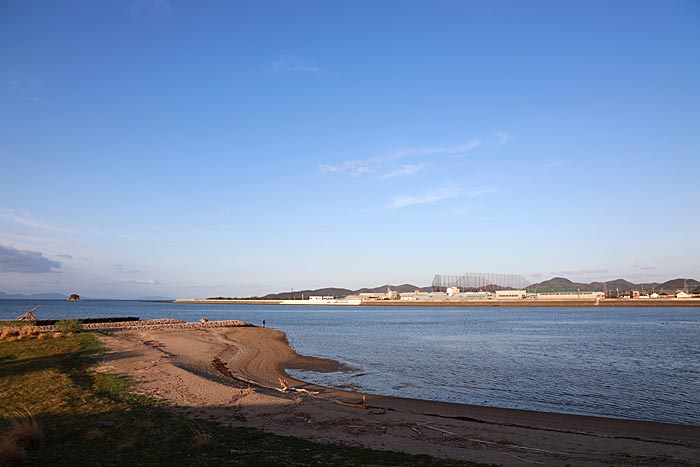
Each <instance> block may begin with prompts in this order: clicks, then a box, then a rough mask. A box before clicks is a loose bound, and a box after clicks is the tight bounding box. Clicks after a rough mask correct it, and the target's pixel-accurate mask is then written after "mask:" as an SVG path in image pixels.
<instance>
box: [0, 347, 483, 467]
mask: <svg viewBox="0 0 700 467" xmlns="http://www.w3.org/2000/svg"><path fill="white" fill-rule="evenodd" d="M99 352H100V348H99V345H98V343H97V341H96V339H95V338H94V336H93V335H92V334H91V333H78V334H75V335H74V336H72V337H64V338H61V339H47V340H36V339H32V340H26V341H25V340H23V341H18V342H0V381H1V382H2V384H0V438H2V437H3V436H4V435H5V434H6V433H8V432H9V430H11V429H12V426H13V422H14V421H16V419H17V417H18V416H26V414H31V417H32V419H33V420H35V421H36V422H37V423H38V424H39V426H40V428H41V430H42V431H43V434H44V439H43V442H42V444H41V446H39V447H38V448H33V449H32V450H31V451H30V452H28V458H27V460H26V465H34V466H40V465H52V466H57V467H60V466H74V465H85V466H105V467H106V466H129V467H133V466H137V465H138V466H172V465H189V466H210V465H211V466H220V465H256V466H279V465H288V466H302V465H304V466H312V465H337V466H368V465H393V466H475V465H477V464H472V463H468V462H458V461H446V460H444V459H435V458H432V457H429V456H415V455H408V454H403V453H396V452H390V451H376V450H370V449H363V448H356V447H348V446H340V445H332V444H319V443H314V442H310V441H305V440H301V439H298V438H293V437H283V436H276V435H272V434H269V433H264V432H261V431H258V430H253V429H244V428H230V427H225V426H222V425H219V424H216V423H213V422H204V421H195V420H192V419H188V418H185V417H183V416H179V415H175V414H173V413H172V412H168V411H166V410H164V409H163V408H162V407H161V406H159V405H158V404H156V403H154V402H153V401H150V400H148V399H146V398H144V397H137V396H134V395H132V394H130V392H129V389H130V387H131V386H132V384H133V383H132V381H131V380H130V379H129V378H128V377H125V376H122V375H110V374H102V373H94V372H92V371H90V364H89V357H93V356H95V355H96V354H98V353H99ZM0 455H1V453H0ZM3 464H4V463H3V459H1V458H0V465H3Z"/></svg>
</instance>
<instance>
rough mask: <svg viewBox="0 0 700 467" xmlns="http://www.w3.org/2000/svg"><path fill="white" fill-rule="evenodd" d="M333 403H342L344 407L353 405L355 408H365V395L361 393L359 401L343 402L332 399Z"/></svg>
mask: <svg viewBox="0 0 700 467" xmlns="http://www.w3.org/2000/svg"><path fill="white" fill-rule="evenodd" d="M333 403H334V404H338V405H342V406H344V407H355V408H357V409H366V408H367V399H366V398H365V395H364V394H363V395H362V400H361V401H360V402H343V401H333Z"/></svg>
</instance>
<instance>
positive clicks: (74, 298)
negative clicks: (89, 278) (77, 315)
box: [66, 293, 80, 302]
mask: <svg viewBox="0 0 700 467" xmlns="http://www.w3.org/2000/svg"><path fill="white" fill-rule="evenodd" d="M66 300H68V301H69V302H79V301H80V295H78V294H77V293H73V294H71V295H70V297H68V298H67V299H66Z"/></svg>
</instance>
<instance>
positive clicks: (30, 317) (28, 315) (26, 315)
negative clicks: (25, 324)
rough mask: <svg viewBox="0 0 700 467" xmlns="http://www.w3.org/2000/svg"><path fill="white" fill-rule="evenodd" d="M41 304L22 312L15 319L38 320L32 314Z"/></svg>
mask: <svg viewBox="0 0 700 467" xmlns="http://www.w3.org/2000/svg"><path fill="white" fill-rule="evenodd" d="M40 306H41V305H37V306H35V307H34V308H32V309H31V310H29V311H27V312H26V313H22V314H21V315H19V316H18V317H17V320H16V321H38V320H37V319H36V317H35V316H34V313H33V312H34V311H36V310H37V309H38V308H39V307H40Z"/></svg>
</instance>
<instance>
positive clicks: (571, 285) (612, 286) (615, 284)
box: [528, 277, 700, 293]
mask: <svg viewBox="0 0 700 467" xmlns="http://www.w3.org/2000/svg"><path fill="white" fill-rule="evenodd" d="M684 283H685V284H687V287H688V291H691V292H692V291H695V290H698V289H700V282H698V281H697V280H695V279H673V280H670V281H666V282H663V283H659V282H645V283H640V284H635V283H633V282H629V281H627V280H625V279H615V280H611V281H606V282H591V283H588V284H585V283H581V282H572V281H570V280H569V279H567V278H565V277H553V278H551V279H549V280H546V281H543V282H540V283H537V284H532V285H529V286H528V290H532V289H536V290H550V291H564V290H577V289H579V290H592V291H596V292H603V291H604V290H608V291H613V290H619V291H620V293H622V292H629V291H631V290H644V291H651V290H655V291H656V292H667V293H675V292H676V290H683V288H684V287H685V286H684Z"/></svg>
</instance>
